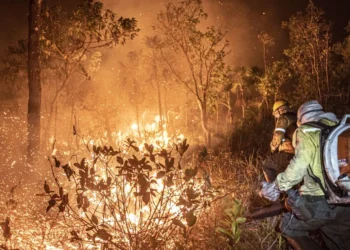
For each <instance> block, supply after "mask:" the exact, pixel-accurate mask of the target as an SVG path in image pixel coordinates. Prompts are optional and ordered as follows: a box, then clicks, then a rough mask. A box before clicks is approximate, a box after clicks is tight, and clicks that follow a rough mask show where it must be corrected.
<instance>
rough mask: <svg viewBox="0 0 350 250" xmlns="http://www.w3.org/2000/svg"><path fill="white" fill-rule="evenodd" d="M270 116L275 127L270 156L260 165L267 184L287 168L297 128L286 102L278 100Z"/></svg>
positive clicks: (294, 117)
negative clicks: (274, 122)
mask: <svg viewBox="0 0 350 250" xmlns="http://www.w3.org/2000/svg"><path fill="white" fill-rule="evenodd" d="M272 115H273V116H274V117H275V119H276V126H275V130H274V132H273V137H272V141H271V143H270V149H271V154H270V155H269V156H268V157H267V158H266V159H265V161H264V162H263V164H262V168H263V172H264V176H265V179H266V181H267V182H273V181H274V180H275V179H276V176H277V174H278V173H281V172H282V171H284V170H285V168H286V167H287V165H288V163H289V161H290V160H291V159H292V158H293V156H294V147H293V145H292V138H293V133H294V131H295V129H296V128H297V125H296V121H297V115H296V113H295V112H293V111H292V110H291V108H290V106H289V103H288V102H287V101H286V100H278V101H276V102H275V103H274V105H273V108H272Z"/></svg>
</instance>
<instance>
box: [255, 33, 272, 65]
mask: <svg viewBox="0 0 350 250" xmlns="http://www.w3.org/2000/svg"><path fill="white" fill-rule="evenodd" d="M258 39H259V40H260V42H261V43H262V45H263V59H264V70H265V72H266V69H267V59H266V54H267V49H268V47H271V46H273V45H274V44H275V39H274V38H273V37H271V36H270V35H269V34H267V33H266V32H265V31H263V32H261V33H260V34H259V35H258Z"/></svg>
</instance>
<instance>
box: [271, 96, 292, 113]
mask: <svg viewBox="0 0 350 250" xmlns="http://www.w3.org/2000/svg"><path fill="white" fill-rule="evenodd" d="M282 106H289V103H288V102H287V101H286V100H284V99H282V100H278V101H276V102H275V103H274V104H273V107H272V113H273V114H274V113H275V112H276V110H277V109H279V108H280V107H282Z"/></svg>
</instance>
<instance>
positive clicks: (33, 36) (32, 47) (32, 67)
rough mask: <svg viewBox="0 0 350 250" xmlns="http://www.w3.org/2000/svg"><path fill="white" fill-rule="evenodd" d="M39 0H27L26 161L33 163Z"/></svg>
mask: <svg viewBox="0 0 350 250" xmlns="http://www.w3.org/2000/svg"><path fill="white" fill-rule="evenodd" d="M41 2H42V1H41V0H30V1H29V16H28V23H29V33H28V88H29V98H28V124H27V132H28V138H27V139H28V148H27V162H28V163H29V164H33V163H34V154H36V153H37V152H38V151H39V149H40V109H41V77H40V73H41V69H40V30H41V16H40V14H41Z"/></svg>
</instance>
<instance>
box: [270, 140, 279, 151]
mask: <svg viewBox="0 0 350 250" xmlns="http://www.w3.org/2000/svg"><path fill="white" fill-rule="evenodd" d="M277 148H278V146H276V145H275V144H274V143H273V142H271V143H270V149H271V153H275V152H276V151H277Z"/></svg>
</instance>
